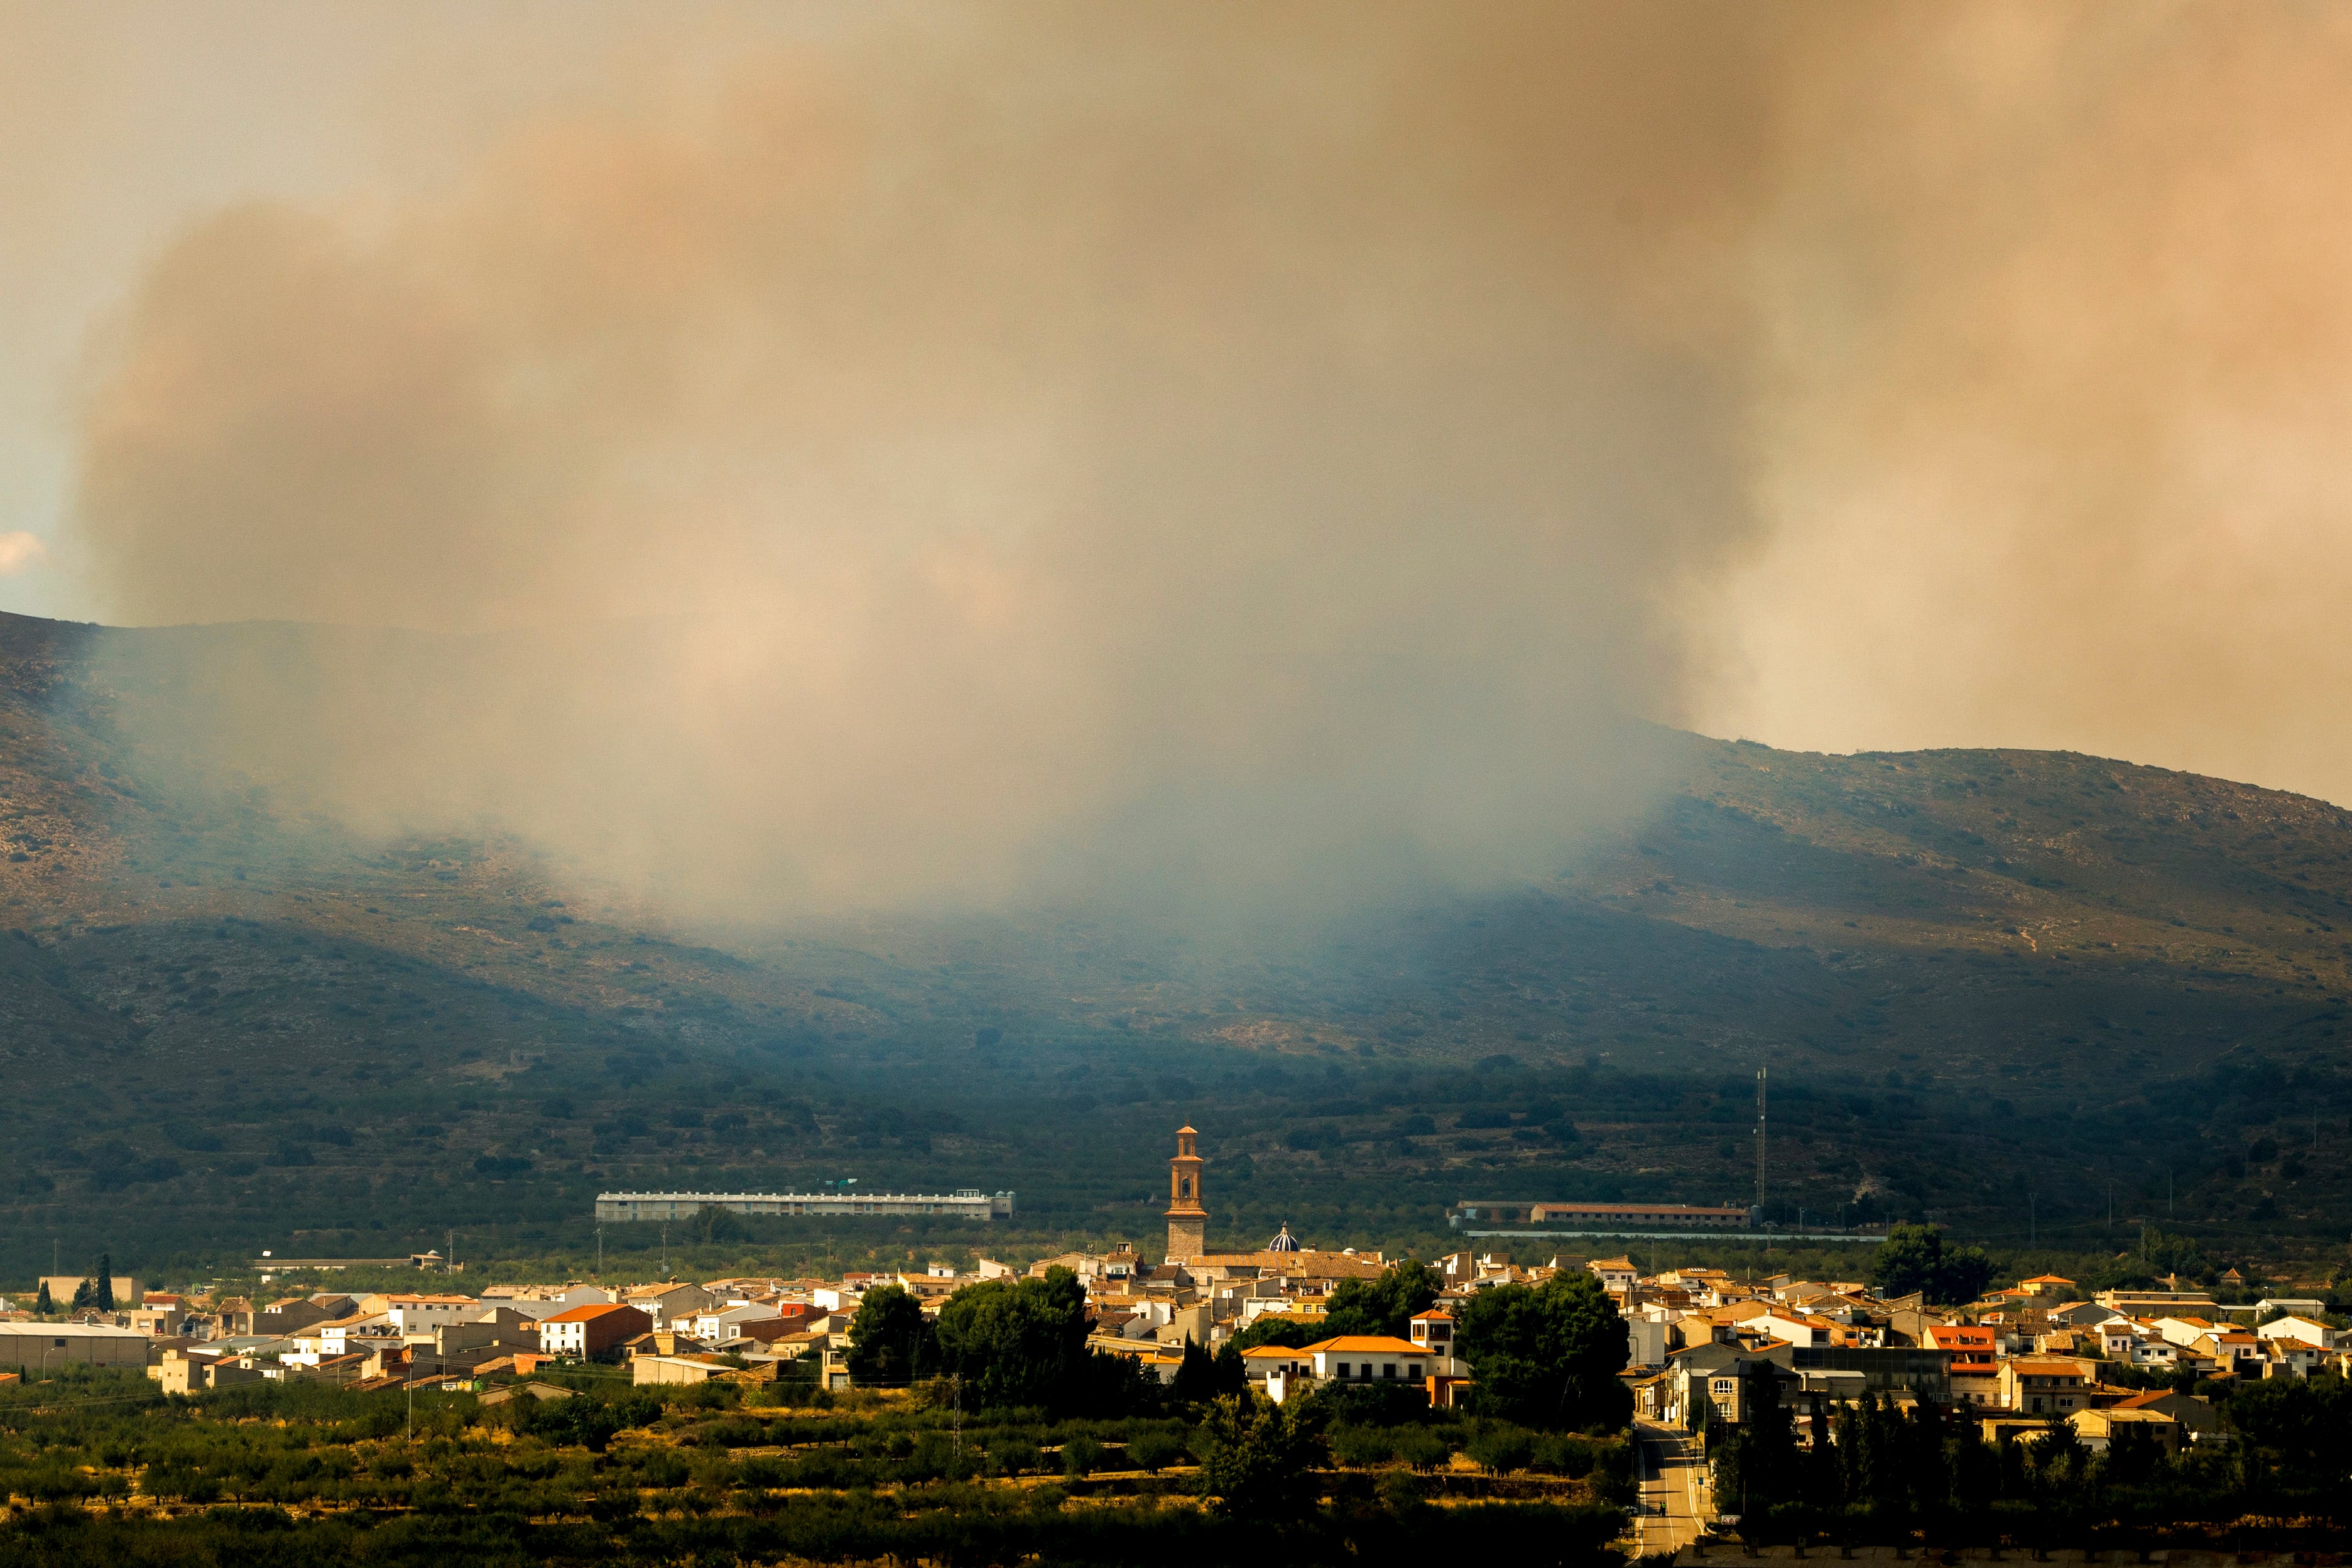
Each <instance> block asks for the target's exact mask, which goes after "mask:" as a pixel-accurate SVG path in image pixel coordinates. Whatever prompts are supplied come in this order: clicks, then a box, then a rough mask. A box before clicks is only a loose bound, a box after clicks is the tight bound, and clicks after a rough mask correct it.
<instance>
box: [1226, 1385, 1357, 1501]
mask: <svg viewBox="0 0 2352 1568" xmlns="http://www.w3.org/2000/svg"><path fill="white" fill-rule="evenodd" d="M1199 1440H1200V1447H1201V1448H1202V1456H1201V1492H1202V1496H1204V1497H1208V1498H1211V1499H1213V1500H1214V1502H1215V1506H1216V1508H1217V1510H1218V1511H1220V1512H1222V1513H1226V1514H1230V1515H1232V1516H1233V1517H1234V1518H1236V1519H1244V1520H1250V1521H1255V1522H1259V1523H1278V1522H1281V1521H1286V1520H1294V1519H1303V1518H1305V1517H1306V1516H1307V1514H1309V1513H1311V1512H1313V1511H1314V1509H1315V1505H1316V1503H1317V1502H1318V1500H1320V1499H1321V1496H1322V1491H1323V1485H1322V1482H1321V1480H1320V1479H1318V1477H1317V1476H1316V1474H1315V1472H1316V1471H1317V1470H1318V1468H1322V1467H1323V1466H1325V1465H1328V1463H1329V1462H1330V1454H1329V1452H1328V1449H1327V1448H1326V1447H1325V1446H1324V1443H1323V1438H1322V1435H1321V1434H1320V1433H1318V1432H1317V1431H1316V1430H1315V1429H1314V1426H1313V1424H1312V1423H1311V1422H1308V1421H1306V1420H1304V1419H1301V1418H1299V1417H1297V1416H1296V1415H1292V1414H1290V1413H1288V1412H1286V1411H1285V1410H1284V1409H1283V1407H1282V1406H1281V1405H1276V1403H1274V1401H1272V1400H1270V1399H1268V1398H1267V1397H1266V1396H1265V1395H1264V1394H1256V1393H1249V1394H1227V1395H1226V1396H1225V1397H1223V1398H1222V1399H1220V1400H1218V1401H1217V1402H1216V1404H1215V1405H1213V1406H1212V1407H1211V1409H1210V1412H1209V1418H1208V1419H1207V1420H1206V1421H1204V1422H1202V1424H1201V1430H1200V1433H1199Z"/></svg>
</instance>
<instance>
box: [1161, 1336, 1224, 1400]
mask: <svg viewBox="0 0 2352 1568" xmlns="http://www.w3.org/2000/svg"><path fill="white" fill-rule="evenodd" d="M1217 1392H1218V1390H1217V1360H1216V1358H1215V1357H1214V1356H1213V1355H1211V1354H1210V1353H1209V1352H1207V1351H1206V1350H1204V1349H1202V1346H1201V1344H1200V1342H1198V1341H1197V1340H1194V1339H1192V1337H1191V1336H1190V1335H1187V1336H1186V1337H1185V1340H1184V1359H1183V1360H1182V1361H1181V1362H1180V1363H1177V1366H1176V1376H1175V1378H1174V1379H1173V1381H1171V1383H1170V1384H1169V1385H1168V1394H1169V1397H1170V1398H1171V1399H1173V1400H1175V1402H1176V1403H1177V1404H1179V1405H1198V1404H1201V1403H1202V1402H1203V1401H1206V1400H1211V1399H1214V1398H1216V1397H1217Z"/></svg>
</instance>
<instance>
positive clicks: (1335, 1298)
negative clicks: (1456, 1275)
mask: <svg viewBox="0 0 2352 1568" xmlns="http://www.w3.org/2000/svg"><path fill="white" fill-rule="evenodd" d="M1444 1283H1445V1282H1444V1280H1443V1279H1440V1278H1439V1277H1438V1273H1437V1270H1436V1269H1434V1268H1431V1267H1430V1266H1429V1265H1428V1264H1426V1263H1422V1262H1419V1261H1417V1260H1415V1259H1413V1258H1406V1259H1405V1260H1404V1261H1403V1262H1402V1263H1398V1264H1396V1265H1394V1266H1393V1267H1391V1268H1388V1269H1386V1270H1384V1271H1383V1272H1382V1273H1381V1274H1380V1275H1379V1276H1378V1277H1377V1278H1374V1279H1342V1280H1341V1281H1339V1286H1338V1287H1337V1288H1336V1289H1333V1290H1332V1292H1331V1297H1330V1300H1329V1301H1328V1303H1327V1304H1326V1305H1327V1310H1326V1311H1325V1312H1324V1315H1323V1333H1324V1335H1325V1336H1327V1337H1328V1336H1330V1335H1335V1334H1387V1335H1388V1336H1390V1337H1391V1338H1392V1339H1400V1340H1401V1339H1403V1338H1404V1337H1405V1336H1406V1332H1407V1331H1408V1330H1409V1329H1411V1327H1412V1319H1413V1316H1414V1314H1416V1313H1419V1312H1425V1311H1427V1310H1429V1305H1430V1303H1431V1302H1433V1301H1434V1300H1437V1293H1438V1291H1439V1290H1440V1289H1443V1288H1444Z"/></svg>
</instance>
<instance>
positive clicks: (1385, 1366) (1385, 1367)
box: [1381, 1361, 1396, 1377]
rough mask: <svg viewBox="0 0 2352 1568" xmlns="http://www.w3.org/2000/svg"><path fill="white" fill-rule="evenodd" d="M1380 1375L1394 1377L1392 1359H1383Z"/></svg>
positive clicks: (1394, 1364) (1394, 1370)
mask: <svg viewBox="0 0 2352 1568" xmlns="http://www.w3.org/2000/svg"><path fill="white" fill-rule="evenodd" d="M1395 1375H1396V1363H1394V1362H1392V1361H1384V1362H1382V1363H1381V1376H1382V1377H1394V1376H1395Z"/></svg>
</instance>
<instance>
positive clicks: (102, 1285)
mask: <svg viewBox="0 0 2352 1568" xmlns="http://www.w3.org/2000/svg"><path fill="white" fill-rule="evenodd" d="M91 1296H92V1299H93V1300H95V1301H96V1302H97V1305H98V1310H100V1311H101V1312H111V1311H112V1310H114V1254H112V1253H111V1252H101V1253H100V1254H99V1255H98V1288H97V1289H96V1290H94V1291H92V1292H91Z"/></svg>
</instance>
